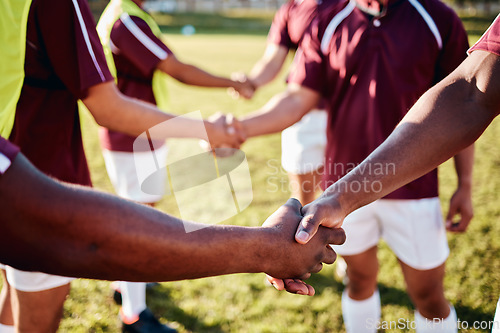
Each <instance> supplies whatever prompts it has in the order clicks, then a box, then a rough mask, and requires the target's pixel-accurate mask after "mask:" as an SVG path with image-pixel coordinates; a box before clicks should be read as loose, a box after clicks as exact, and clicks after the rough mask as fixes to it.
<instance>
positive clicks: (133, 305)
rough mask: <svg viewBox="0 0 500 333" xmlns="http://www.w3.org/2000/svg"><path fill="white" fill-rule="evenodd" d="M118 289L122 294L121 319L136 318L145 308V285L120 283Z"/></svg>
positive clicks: (140, 283) (141, 283)
mask: <svg viewBox="0 0 500 333" xmlns="http://www.w3.org/2000/svg"><path fill="white" fill-rule="evenodd" d="M120 289H121V293H122V309H121V315H122V317H125V318H127V319H132V318H138V316H139V314H140V313H141V312H142V311H144V310H146V308H147V306H146V283H143V282H120ZM125 318H123V319H125Z"/></svg>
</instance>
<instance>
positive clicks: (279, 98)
mask: <svg viewBox="0 0 500 333" xmlns="http://www.w3.org/2000/svg"><path fill="white" fill-rule="evenodd" d="M318 100H319V94H318V93H316V92H314V91H312V90H310V89H307V88H297V89H295V88H292V90H290V89H289V90H287V91H285V92H283V93H281V94H278V95H275V96H274V97H273V98H271V100H269V102H267V103H266V104H265V105H264V106H263V107H262V108H261V109H259V110H257V111H256V112H253V113H251V114H249V115H246V116H243V117H241V118H240V121H241V124H242V126H243V130H244V131H245V133H246V135H247V137H254V136H259V135H265V134H271V133H276V132H281V131H282V130H284V129H285V128H287V127H289V126H291V125H293V124H295V123H296V122H297V121H299V120H300V119H301V118H302V117H303V116H304V115H305V114H306V113H307V112H309V111H310V110H311V109H312V108H314V107H315V106H316V105H317V103H318Z"/></svg>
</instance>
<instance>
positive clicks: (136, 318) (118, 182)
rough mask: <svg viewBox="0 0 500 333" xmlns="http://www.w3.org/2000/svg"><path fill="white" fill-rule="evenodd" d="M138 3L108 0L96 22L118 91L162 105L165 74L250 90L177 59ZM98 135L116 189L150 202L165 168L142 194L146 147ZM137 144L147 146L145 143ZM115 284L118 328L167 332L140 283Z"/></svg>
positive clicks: (161, 154) (160, 146)
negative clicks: (139, 174) (140, 173)
mask: <svg viewBox="0 0 500 333" xmlns="http://www.w3.org/2000/svg"><path fill="white" fill-rule="evenodd" d="M144 3H145V1H142V0H112V1H111V2H110V3H109V4H108V6H107V7H106V9H105V10H104V12H103V14H102V16H101V18H100V20H99V22H98V24H97V31H98V33H99V37H100V38H101V42H102V44H103V48H104V52H105V54H106V57H107V60H108V65H109V67H110V69H111V72H112V73H114V75H115V77H116V81H117V86H118V89H119V90H120V91H121V92H122V93H123V94H124V95H126V96H129V97H132V98H137V99H139V100H142V101H146V102H149V103H152V104H156V105H157V106H158V107H159V108H160V109H162V110H167V108H168V92H167V81H166V77H167V75H168V76H171V77H173V78H174V79H176V80H178V81H180V82H182V83H185V84H189V85H193V86H202V87H222V88H232V89H234V90H236V91H237V92H238V94H239V95H240V96H243V97H245V98H250V97H251V96H252V95H253V92H254V88H253V86H252V85H251V84H250V82H249V81H244V82H240V81H233V80H231V79H228V78H224V77H220V76H216V75H212V74H209V73H207V72H205V71H203V70H201V69H200V68H198V67H196V66H193V65H189V64H186V63H184V62H182V61H180V60H178V58H177V57H176V56H175V55H174V54H173V53H172V51H171V50H170V49H169V48H168V47H167V46H166V45H165V44H164V43H163V42H162V40H161V35H162V33H161V31H160V27H159V26H158V24H156V22H155V21H154V19H153V18H152V17H151V16H150V15H149V14H148V13H147V12H145V11H144V10H143V9H142V6H143V4H144ZM100 138H101V145H102V147H103V155H104V161H105V163H106V169H107V171H108V175H109V178H110V180H111V183H112V184H113V187H114V188H115V191H116V193H117V194H118V195H119V196H121V197H123V198H126V199H130V200H133V201H135V202H138V203H144V204H148V205H150V206H154V204H155V203H156V202H158V201H159V200H160V199H161V198H162V197H163V194H164V192H165V186H166V179H167V171H166V169H161V170H162V171H161V172H162V173H163V174H162V176H161V179H163V181H158V182H156V183H155V184H156V186H157V188H156V189H154V193H157V194H156V195H152V194H149V193H145V192H143V191H142V190H141V184H140V183H139V179H138V177H137V172H136V163H137V165H141V164H142V163H147V162H148V161H149V158H150V154H151V151H150V150H148V151H144V152H141V151H137V150H136V151H134V148H133V146H134V141H135V139H136V137H134V136H130V135H127V134H124V133H120V132H118V131H113V130H109V129H107V128H101V129H100ZM139 146H142V147H148V148H149V144H143V145H139ZM136 147H137V146H136ZM154 149H155V151H154V154H155V156H156V158H157V161H158V163H159V165H166V160H167V146H166V145H165V143H164V142H162V141H157V142H155V143H154ZM159 179H160V178H159ZM162 193H163V194H162ZM118 285H119V288H117V289H118V290H119V291H120V292H121V303H122V307H121V310H120V317H121V320H122V322H123V331H124V332H146V331H147V332H172V331H173V330H172V329H169V328H167V327H166V326H164V325H161V324H160V323H159V322H158V321H157V320H156V318H154V316H153V315H152V314H151V312H150V311H149V309H148V308H147V306H146V284H145V283H132V282H120V283H118ZM118 290H117V291H115V296H118V297H119V295H117V294H116V293H118ZM115 298H116V297H115ZM150 327H155V329H152V328H150Z"/></svg>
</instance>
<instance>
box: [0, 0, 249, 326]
mask: <svg viewBox="0 0 500 333" xmlns="http://www.w3.org/2000/svg"><path fill="white" fill-rule="evenodd" d="M6 4H8V6H7V8H6V9H9V10H10V9H12V8H13V7H12V6H21V5H24V4H27V6H26V7H25V8H26V9H27V10H26V18H27V26H26V25H24V26H23V25H21V26H20V27H16V25H8V26H6V27H7V28H9V29H18V28H20V29H21V31H24V32H26V34H24V35H22V37H21V40H20V41H19V42H20V43H21V44H23V45H26V49H25V50H26V54H25V59H23V58H22V55H21V59H20V61H21V68H20V70H19V71H20V72H21V73H22V66H23V65H24V81H23V80H22V78H21V80H18V81H19V82H23V84H22V90H21V92H20V97H19V100H18V101H17V106H16V105H10V106H9V105H7V106H6V109H5V110H2V112H1V113H0V135H2V136H3V137H6V138H7V137H8V138H9V140H10V141H11V142H13V143H14V144H16V145H17V146H19V147H20V149H21V152H22V153H23V154H24V155H26V156H27V157H28V159H29V160H30V161H31V162H32V163H33V164H35V166H36V167H37V168H39V169H40V170H41V171H42V172H44V173H46V174H48V175H50V176H52V177H54V178H57V179H59V180H62V181H65V182H69V183H74V184H80V185H85V186H91V180H90V174H89V170H88V166H87V162H86V158H85V154H84V150H83V145H82V137H81V130H80V120H79V113H78V107H77V100H78V99H81V100H82V101H83V103H84V104H85V105H86V106H87V108H88V109H89V111H90V112H91V114H92V116H93V117H94V118H95V120H96V121H97V123H99V124H100V125H102V126H105V127H109V128H111V129H113V130H117V131H122V132H126V133H128V134H130V135H139V134H141V133H142V132H144V131H145V130H147V129H148V128H151V127H153V126H155V125H156V124H158V123H162V122H164V121H167V120H170V119H172V118H173V117H174V116H173V115H170V114H166V113H164V112H161V111H159V110H158V109H157V108H156V107H155V106H154V105H151V104H149V103H144V102H140V101H138V100H136V99H132V98H129V97H126V96H124V95H123V94H121V93H120V92H119V91H118V89H117V88H116V85H115V84H114V82H113V76H112V75H111V74H110V72H109V70H108V67H107V64H106V60H105V56H104V53H103V50H102V46H101V43H100V41H99V37H98V35H97V32H96V30H95V21H94V19H93V17H92V14H91V12H90V9H89V7H88V3H87V2H86V1H83V0H75V1H63V0H56V1H44V0H34V1H32V2H31V6H30V1H22V2H10V3H5V2H4V3H2V5H6ZM16 8H17V7H16ZM28 10H29V12H28ZM2 14H5V13H2ZM5 15H6V14H5ZM6 16H7V15H6ZM2 19H4V18H2ZM7 19H10V17H5V20H7ZM2 22H4V21H2ZM5 22H7V21H5ZM24 22H26V21H24ZM26 29H27V30H26ZM9 41H10V40H9ZM3 47H5V49H3V51H5V50H7V51H9V52H11V53H13V54H14V55H16V54H19V53H18V52H17V51H18V48H19V43H17V44H16V43H12V45H5V46H3ZM2 54H3V53H2ZM12 59H16V57H13V58H12ZM12 59H11V60H12ZM23 60H24V62H23ZM2 66H4V67H3V68H2V70H3V71H2V73H4V70H5V73H6V74H5V75H7V73H8V74H9V75H11V76H15V75H16V72H13V71H11V70H10V69H11V68H15V67H14V66H13V64H8V63H2ZM5 66H10V67H9V68H5ZM9 70H10V71H9ZM10 79H11V77H3V80H4V82H16V81H15V80H10ZM20 88H21V87H20ZM178 119H180V120H181V121H180V123H182V125H181V126H179V128H178V129H176V131H172V132H171V133H162V134H161V135H160V136H161V137H158V138H157V139H165V138H166V137H167V136H170V137H195V138H203V137H205V136H206V134H205V133H197V131H196V130H193V129H194V128H196V127H197V126H199V125H200V124H199V123H200V122H199V121H196V120H193V119H186V118H178ZM223 122H224V120H223V119H222V118H221V119H219V120H217V121H214V122H209V121H205V122H204V123H203V125H204V126H205V128H206V130H207V133H208V137H209V139H210V141H211V143H216V142H221V143H222V142H226V140H229V141H231V142H232V145H233V146H238V144H239V143H240V142H241V140H239V139H236V138H235V137H233V136H230V135H228V134H227V133H226V131H225V127H224V125H223ZM4 277H6V279H4V284H3V289H4V292H3V295H10V296H9V297H10V299H11V300H12V301H11V302H3V304H2V308H1V309H0V324H2V325H3V326H0V327H1V328H2V330H4V331H7V332H12V331H14V330H15V329H17V330H19V331H32V332H44V333H45V332H54V331H56V330H57V327H58V325H59V321H60V318H61V314H62V309H63V304H64V300H65V299H66V296H67V295H68V292H69V288H70V281H71V279H70V278H67V277H60V276H53V275H47V274H42V273H33V272H23V271H20V270H17V269H14V268H12V267H9V266H6V275H5V274H4ZM4 299H5V298H4ZM10 305H13V306H14V309H13V310H14V311H13V313H12V312H11V309H10ZM14 323H15V325H16V327H15V328H14V326H13V324H14Z"/></svg>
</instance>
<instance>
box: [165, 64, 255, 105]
mask: <svg viewBox="0 0 500 333" xmlns="http://www.w3.org/2000/svg"><path fill="white" fill-rule="evenodd" d="M157 68H158V69H159V70H161V71H162V72H164V73H166V74H168V75H170V76H171V77H173V78H174V79H176V80H177V81H179V82H182V83H185V84H189V85H193V86H200V87H212V88H233V89H235V90H236V91H237V92H238V93H239V94H240V95H242V96H244V97H245V98H250V97H252V95H253V93H254V91H255V87H254V86H253V84H252V83H251V82H250V81H248V80H232V79H229V78H226V77H222V76H218V75H214V74H211V73H208V72H206V71H204V70H203V69H201V68H199V67H197V66H194V65H191V64H187V63H185V62H182V61H180V60H179V59H178V58H177V57H176V56H175V55H173V54H170V55H169V56H168V57H167V58H165V59H163V60H162V61H160V62H159V64H158V66H157Z"/></svg>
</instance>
